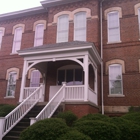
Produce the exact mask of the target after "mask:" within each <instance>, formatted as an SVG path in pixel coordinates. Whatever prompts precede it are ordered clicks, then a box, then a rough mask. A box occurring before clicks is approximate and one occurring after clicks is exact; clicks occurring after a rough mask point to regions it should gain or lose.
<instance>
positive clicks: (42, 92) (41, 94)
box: [39, 84, 45, 102]
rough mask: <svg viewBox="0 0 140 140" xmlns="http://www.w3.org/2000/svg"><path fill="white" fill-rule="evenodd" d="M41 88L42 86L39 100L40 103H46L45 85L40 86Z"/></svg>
mask: <svg viewBox="0 0 140 140" xmlns="http://www.w3.org/2000/svg"><path fill="white" fill-rule="evenodd" d="M40 86H41V88H40V91H39V92H40V93H39V99H40V100H39V101H40V102H43V101H44V99H43V98H44V92H45V91H44V90H45V89H44V84H40Z"/></svg>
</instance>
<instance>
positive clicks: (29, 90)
mask: <svg viewBox="0 0 140 140" xmlns="http://www.w3.org/2000/svg"><path fill="white" fill-rule="evenodd" d="M37 88H38V87H25V88H24V92H23V100H25V99H26V98H27V97H29V96H30V95H31V94H32V93H33V92H34V91H35V90H36V89H37Z"/></svg>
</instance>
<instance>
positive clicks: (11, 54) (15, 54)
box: [10, 53, 18, 55]
mask: <svg viewBox="0 0 140 140" xmlns="http://www.w3.org/2000/svg"><path fill="white" fill-rule="evenodd" d="M17 54H18V53H10V55H17Z"/></svg>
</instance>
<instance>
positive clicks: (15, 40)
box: [11, 26, 23, 54]
mask: <svg viewBox="0 0 140 140" xmlns="http://www.w3.org/2000/svg"><path fill="white" fill-rule="evenodd" d="M18 28H21V29H22V34H23V27H22V26H21V27H17V28H15V30H14V38H13V46H12V53H11V54H17V53H18V52H14V50H15V42H17V39H15V35H16V30H17V29H18ZM22 34H21V40H20V41H19V42H20V48H21V43H22ZM19 50H20V49H19ZM17 51H18V50H17Z"/></svg>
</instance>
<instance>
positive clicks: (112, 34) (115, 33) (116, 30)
mask: <svg viewBox="0 0 140 140" xmlns="http://www.w3.org/2000/svg"><path fill="white" fill-rule="evenodd" d="M107 23H108V42H119V41H120V20H119V12H118V11H112V12H109V13H108V14H107Z"/></svg>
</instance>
